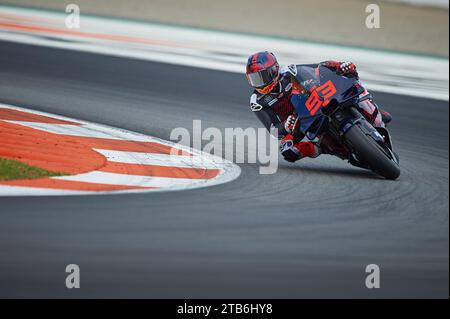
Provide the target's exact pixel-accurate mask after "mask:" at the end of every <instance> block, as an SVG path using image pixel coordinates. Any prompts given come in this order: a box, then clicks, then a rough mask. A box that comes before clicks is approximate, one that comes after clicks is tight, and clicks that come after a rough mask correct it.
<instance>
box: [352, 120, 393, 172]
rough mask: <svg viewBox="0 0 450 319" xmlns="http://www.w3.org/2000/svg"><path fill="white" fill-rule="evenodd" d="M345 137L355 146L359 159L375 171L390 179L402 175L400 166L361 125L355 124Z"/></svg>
mask: <svg viewBox="0 0 450 319" xmlns="http://www.w3.org/2000/svg"><path fill="white" fill-rule="evenodd" d="M345 139H346V140H347V141H348V142H349V143H350V144H351V146H352V147H353V149H354V151H355V153H356V156H357V157H358V159H359V160H361V161H363V162H365V163H366V164H368V165H369V167H370V168H371V169H372V170H373V171H374V172H376V173H377V174H379V175H381V176H383V177H384V178H386V179H390V180H396V179H397V178H398V177H399V176H400V167H399V166H398V165H397V164H396V163H395V162H394V161H393V160H391V159H390V158H389V157H388V156H387V154H385V152H384V151H383V150H382V149H381V146H380V145H378V144H377V142H375V141H374V140H373V139H372V138H371V137H370V136H367V135H366V134H365V133H364V131H363V130H362V128H361V127H360V126H359V125H354V126H353V127H352V128H351V129H350V130H349V131H348V132H347V133H346V134H345Z"/></svg>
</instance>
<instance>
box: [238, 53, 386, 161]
mask: <svg viewBox="0 0 450 319" xmlns="http://www.w3.org/2000/svg"><path fill="white" fill-rule="evenodd" d="M307 66H310V67H313V68H317V67H319V66H323V67H326V68H328V69H330V70H332V71H334V72H336V73H337V74H339V75H343V76H346V77H355V78H356V79H359V75H358V71H357V68H356V65H355V64H354V63H352V62H339V61H325V62H321V63H319V64H311V65H307ZM296 73H297V66H296V65H289V66H286V67H281V66H280V65H279V63H278V61H277V58H276V57H275V55H274V54H273V53H271V52H267V51H265V52H258V53H255V54H253V55H251V56H250V57H249V58H248V61H247V68H246V76H247V80H248V82H249V84H250V85H251V86H252V87H253V88H254V92H253V94H252V95H251V97H250V107H251V110H252V111H253V112H254V113H255V114H256V116H257V117H258V119H259V120H260V121H261V122H262V123H263V125H264V126H265V127H266V129H267V130H269V132H272V130H275V131H276V133H277V134H276V135H277V136H278V138H279V139H280V152H281V154H282V155H283V157H284V159H285V160H286V161H288V162H295V161H297V160H300V159H302V158H304V157H311V158H315V157H318V156H319V155H321V154H333V155H337V156H339V150H333V149H332V147H331V148H328V149H324V148H323V147H319V145H318V143H317V142H311V141H302V139H303V138H304V136H300V138H296V139H295V140H294V137H293V134H292V133H293V131H294V129H295V128H294V126H295V123H296V121H297V117H296V115H295V108H294V106H293V105H292V102H291V97H292V96H293V95H295V94H302V92H301V90H302V89H301V87H299V85H298V81H296V79H295V76H296ZM359 106H360V108H361V109H362V110H363V112H367V114H365V115H367V116H368V117H370V116H372V115H374V118H373V123H374V125H375V126H378V127H380V126H383V127H384V125H385V124H387V123H389V122H390V121H391V120H392V117H391V115H390V114H389V113H388V112H386V111H383V110H381V109H380V108H379V107H378V106H377V105H376V104H375V102H374V101H373V99H372V96H371V95H370V94H369V93H368V92H367V91H365V92H364V93H363V96H361V102H360V105H359ZM297 134H298V131H297ZM324 142H325V143H324ZM321 145H326V141H322V143H321ZM350 162H351V161H350ZM351 163H352V162H351ZM352 164H357V163H352Z"/></svg>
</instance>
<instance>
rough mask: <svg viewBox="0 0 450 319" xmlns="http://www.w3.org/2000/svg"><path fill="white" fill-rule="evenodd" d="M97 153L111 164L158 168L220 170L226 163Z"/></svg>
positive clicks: (160, 155)
mask: <svg viewBox="0 0 450 319" xmlns="http://www.w3.org/2000/svg"><path fill="white" fill-rule="evenodd" d="M95 151H96V152H98V153H100V154H102V155H103V156H105V157H106V159H107V160H108V161H109V162H118V163H126V164H142V165H157V166H173V167H181V168H206V169H215V168H220V166H221V165H223V164H224V163H226V161H225V160H222V159H219V158H206V157H204V156H181V155H168V154H155V153H141V152H122V151H110V150H100V149H95Z"/></svg>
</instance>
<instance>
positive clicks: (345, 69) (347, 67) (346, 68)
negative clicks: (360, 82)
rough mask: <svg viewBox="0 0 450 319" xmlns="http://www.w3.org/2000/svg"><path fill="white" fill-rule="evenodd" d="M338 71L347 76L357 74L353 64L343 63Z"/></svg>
mask: <svg viewBox="0 0 450 319" xmlns="http://www.w3.org/2000/svg"><path fill="white" fill-rule="evenodd" d="M339 70H340V71H341V72H342V74H344V75H347V74H351V75H358V72H356V65H355V64H354V63H353V62H343V63H341V65H340V66H339Z"/></svg>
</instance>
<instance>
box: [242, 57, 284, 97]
mask: <svg viewBox="0 0 450 319" xmlns="http://www.w3.org/2000/svg"><path fill="white" fill-rule="evenodd" d="M246 75H247V80H248V83H249V84H250V85H251V86H252V87H254V88H255V89H256V90H257V91H258V92H259V93H262V94H268V93H270V92H271V91H272V90H273V88H274V87H275V85H276V84H277V83H278V79H279V78H280V65H279V64H278V61H277V58H276V57H275V55H274V54H273V53H271V52H268V51H264V52H258V53H255V54H253V55H251V56H250V57H249V58H248V61H247V70H246Z"/></svg>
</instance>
